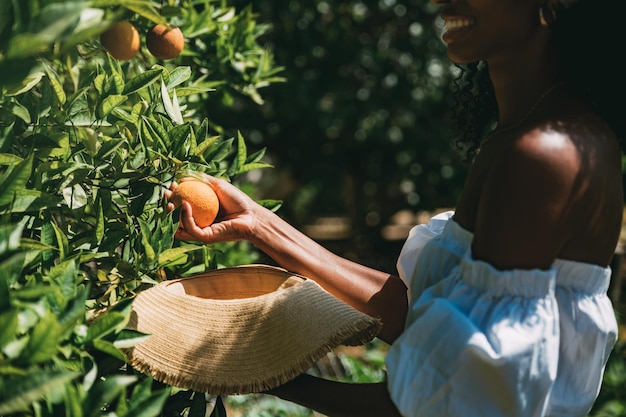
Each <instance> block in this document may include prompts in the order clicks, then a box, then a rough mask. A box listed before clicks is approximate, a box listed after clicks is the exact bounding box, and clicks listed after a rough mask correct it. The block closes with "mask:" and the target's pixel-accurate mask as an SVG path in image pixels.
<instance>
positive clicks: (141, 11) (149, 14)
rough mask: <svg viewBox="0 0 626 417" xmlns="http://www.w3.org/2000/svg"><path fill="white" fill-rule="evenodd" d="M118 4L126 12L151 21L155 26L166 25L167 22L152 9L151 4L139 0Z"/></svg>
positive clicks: (129, 0)
mask: <svg viewBox="0 0 626 417" xmlns="http://www.w3.org/2000/svg"><path fill="white" fill-rule="evenodd" d="M120 4H121V5H122V6H124V7H125V8H127V9H128V10H130V11H132V12H135V13H137V14H138V15H140V16H143V17H145V18H146V19H148V20H151V21H152V22H154V23H155V24H159V23H160V24H162V25H167V24H168V21H167V19H165V18H164V17H163V16H161V14H160V13H159V12H158V11H157V10H156V9H155V8H154V7H152V4H153V2H151V1H141V0H124V1H121V2H120Z"/></svg>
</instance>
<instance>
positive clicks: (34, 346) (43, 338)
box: [19, 313, 61, 364]
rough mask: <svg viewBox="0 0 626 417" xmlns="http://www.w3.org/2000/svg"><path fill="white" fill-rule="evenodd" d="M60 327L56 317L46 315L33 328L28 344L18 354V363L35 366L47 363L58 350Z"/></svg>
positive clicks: (49, 314) (50, 314)
mask: <svg viewBox="0 0 626 417" xmlns="http://www.w3.org/2000/svg"><path fill="white" fill-rule="evenodd" d="M60 339H61V326H60V325H59V321H58V320H57V318H56V316H54V315H53V314H52V313H48V314H47V315H46V316H45V317H44V318H42V319H41V320H39V321H38V322H37V324H35V326H34V327H33V331H32V333H31V334H30V337H29V338H28V343H27V344H26V347H25V348H24V350H22V352H21V354H20V357H19V359H20V362H22V363H27V364H36V363H41V362H46V361H49V360H50V359H51V358H52V357H53V356H54V355H55V354H56V353H57V349H58V343H59V341H60Z"/></svg>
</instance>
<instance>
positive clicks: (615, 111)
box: [452, 0, 626, 160]
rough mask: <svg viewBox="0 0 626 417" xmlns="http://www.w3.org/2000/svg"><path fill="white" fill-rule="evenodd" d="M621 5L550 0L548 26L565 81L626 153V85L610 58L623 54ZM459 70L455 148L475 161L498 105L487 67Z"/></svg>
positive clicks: (611, 1)
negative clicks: (552, 19)
mask: <svg viewBox="0 0 626 417" xmlns="http://www.w3.org/2000/svg"><path fill="white" fill-rule="evenodd" d="M619 1H620V0H552V2H551V4H552V7H553V9H554V16H555V19H554V21H552V22H551V23H550V27H551V29H552V31H553V42H554V44H555V48H554V50H555V51H558V53H559V54H560V56H561V59H562V62H563V64H564V65H563V68H564V69H565V71H566V73H565V74H564V76H565V78H566V80H567V81H568V82H569V83H570V85H572V86H573V87H575V88H577V90H578V91H579V92H580V94H582V95H583V96H584V97H585V99H586V100H587V101H588V102H589V103H590V104H591V105H592V106H593V107H594V108H595V110H596V111H597V112H598V114H599V115H600V116H601V117H603V118H604V120H605V121H606V122H607V123H608V124H609V126H610V127H611V128H612V129H613V131H614V132H615V134H616V135H617V137H618V138H619V140H620V144H621V146H622V151H626V105H624V104H623V103H624V102H623V100H624V99H626V82H624V81H623V69H622V67H621V66H620V65H618V64H616V63H615V61H614V60H613V59H612V58H613V57H614V56H615V55H616V54H620V53H621V52H620V47H621V45H620V43H619V40H618V36H621V37H623V29H622V28H621V22H620V20H621V15H620V13H618V12H617V6H618V4H617V3H618V2H619ZM456 67H457V68H458V70H459V73H458V76H457V77H456V79H455V80H454V84H453V112H452V122H453V125H454V126H455V128H456V131H455V132H454V133H453V135H454V138H455V139H454V145H455V148H456V150H457V151H458V152H459V153H460V155H461V156H462V157H463V158H464V159H465V160H472V159H473V158H474V156H475V155H476V152H477V151H478V148H479V147H480V144H481V141H482V139H483V138H484V137H485V136H486V135H487V133H488V132H489V131H490V130H492V129H493V127H494V126H495V122H496V121H497V118H498V107H497V103H496V101H495V96H494V92H493V85H492V83H491V80H490V79H489V75H488V71H487V64H486V63H484V62H478V63H473V64H467V65H456Z"/></svg>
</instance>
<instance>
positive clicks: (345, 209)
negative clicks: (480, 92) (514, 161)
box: [206, 0, 466, 272]
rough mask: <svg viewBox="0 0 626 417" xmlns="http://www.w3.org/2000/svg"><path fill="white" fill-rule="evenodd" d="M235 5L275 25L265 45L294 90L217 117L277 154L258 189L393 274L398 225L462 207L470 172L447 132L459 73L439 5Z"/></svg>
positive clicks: (215, 108)
mask: <svg viewBox="0 0 626 417" xmlns="http://www.w3.org/2000/svg"><path fill="white" fill-rule="evenodd" d="M235 3H236V4H239V5H240V7H241V6H244V5H249V4H252V7H253V10H255V12H256V13H259V20H260V21H261V22H267V23H269V24H271V30H270V31H268V32H267V33H266V34H265V35H264V36H263V38H262V39H263V40H264V41H265V42H267V45H268V47H269V48H271V50H272V51H273V54H274V56H275V59H276V62H277V63H278V64H279V65H281V66H282V67H284V70H283V71H282V73H281V75H282V76H284V78H285V80H286V81H285V82H284V83H277V84H274V85H272V86H271V87H270V88H268V89H267V90H265V91H264V103H263V105H262V106H257V105H254V104H253V103H251V102H250V100H248V99H246V98H245V97H242V96H239V95H232V94H230V93H228V92H227V91H224V92H223V94H222V95H221V100H222V101H221V102H217V101H216V100H213V101H208V102H207V103H206V106H207V113H209V114H214V115H215V116H216V117H219V120H220V121H221V122H222V125H223V126H224V128H225V129H227V130H228V129H231V130H232V129H235V128H237V129H241V130H242V131H243V132H245V136H246V137H247V138H248V141H249V143H250V146H253V147H267V156H268V158H270V160H271V162H272V163H273V164H274V166H275V168H274V169H272V170H270V171H263V172H262V173H261V174H262V176H263V178H262V180H261V182H260V183H259V187H260V189H261V190H262V192H263V193H265V194H267V195H270V196H271V197H272V198H278V199H283V200H284V205H283V207H282V208H281V210H280V213H281V215H282V216H284V217H286V218H288V219H289V220H290V221H291V222H293V223H294V224H296V225H297V226H299V227H301V228H303V230H305V231H306V232H308V233H309V234H310V235H312V236H313V237H316V238H319V239H321V240H324V241H325V244H326V245H328V246H329V247H331V248H333V249H335V250H336V251H339V252H341V253H342V254H344V255H347V256H350V257H352V258H355V259H357V260H360V261H362V262H364V263H367V264H369V265H372V266H376V267H381V268H385V269H388V270H389V269H390V268H393V262H395V256H396V255H397V253H398V251H399V247H400V240H401V239H402V238H403V237H404V234H405V233H406V231H407V229H408V228H407V227H406V225H404V226H403V225H398V224H394V223H399V222H400V223H402V222H403V223H413V222H414V221H415V214H416V213H417V212H418V211H421V210H428V211H431V210H436V209H438V208H442V207H451V206H453V205H454V203H455V200H456V197H457V195H458V193H459V191H460V189H461V187H462V185H463V178H464V175H465V170H466V166H465V165H464V164H463V163H462V162H460V160H459V158H458V156H457V155H456V154H455V151H454V150H453V149H452V147H451V138H450V137H449V136H448V132H447V124H446V112H447V110H448V107H449V106H448V103H447V97H448V96H447V92H448V86H449V84H450V81H451V79H452V77H453V71H452V70H453V68H452V67H451V65H450V64H449V62H448V61H447V58H446V56H445V47H444V45H443V44H442V42H441V40H440V37H439V31H438V26H437V22H436V20H435V13H434V8H433V5H432V4H431V3H430V2H428V1H423V0H381V1H378V2H364V1H322V0H317V1H300V0H252V1H251V2H250V1H241V0H236V1H235ZM401 210H405V212H404V213H401V214H399V213H398V212H400V211H401ZM390 272H393V271H390Z"/></svg>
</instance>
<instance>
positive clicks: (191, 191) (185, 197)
mask: <svg viewBox="0 0 626 417" xmlns="http://www.w3.org/2000/svg"><path fill="white" fill-rule="evenodd" d="M169 201H170V202H172V203H173V204H174V206H175V207H178V206H180V205H181V204H182V202H183V201H186V202H188V203H189V204H190V205H191V214H192V215H193V219H194V221H195V222H196V224H197V225H198V226H199V227H207V226H209V225H211V224H212V223H213V222H214V221H215V218H216V217H217V212H218V210H219V208H220V207H219V200H218V198H217V195H216V194H215V191H213V188H211V186H210V185H209V184H206V183H204V182H202V181H196V180H189V181H183V182H181V183H180V184H178V187H176V188H175V189H174V190H172V195H171V196H170V198H169Z"/></svg>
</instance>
